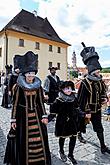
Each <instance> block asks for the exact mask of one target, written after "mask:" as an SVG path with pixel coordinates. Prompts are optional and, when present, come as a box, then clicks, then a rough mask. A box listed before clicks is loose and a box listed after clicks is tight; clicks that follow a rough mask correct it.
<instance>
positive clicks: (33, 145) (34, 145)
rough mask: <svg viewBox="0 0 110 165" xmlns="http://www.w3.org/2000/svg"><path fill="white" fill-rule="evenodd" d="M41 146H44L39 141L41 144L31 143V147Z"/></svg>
mask: <svg viewBox="0 0 110 165" xmlns="http://www.w3.org/2000/svg"><path fill="white" fill-rule="evenodd" d="M39 146H42V143H39V144H29V148H30V147H39Z"/></svg>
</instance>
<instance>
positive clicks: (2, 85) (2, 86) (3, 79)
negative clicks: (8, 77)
mask: <svg viewBox="0 0 110 165" xmlns="http://www.w3.org/2000/svg"><path fill="white" fill-rule="evenodd" d="M4 82H5V72H3V73H2V75H1V93H2V96H3V93H4Z"/></svg>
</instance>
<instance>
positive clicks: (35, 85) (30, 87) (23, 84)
mask: <svg viewBox="0 0 110 165" xmlns="http://www.w3.org/2000/svg"><path fill="white" fill-rule="evenodd" d="M17 83H18V85H19V86H20V87H21V88H24V89H25V90H35V89H38V88H39V87H40V86H41V80H40V79H39V78H38V77H35V79H34V82H33V83H31V84H29V83H27V82H26V80H25V77H24V76H23V75H19V76H18V79H17Z"/></svg>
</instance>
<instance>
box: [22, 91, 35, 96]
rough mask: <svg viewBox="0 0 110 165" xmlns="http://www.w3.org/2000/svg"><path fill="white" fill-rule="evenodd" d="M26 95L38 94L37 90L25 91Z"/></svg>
mask: <svg viewBox="0 0 110 165" xmlns="http://www.w3.org/2000/svg"><path fill="white" fill-rule="evenodd" d="M25 94H26V96H32V95H35V94H36V91H25Z"/></svg>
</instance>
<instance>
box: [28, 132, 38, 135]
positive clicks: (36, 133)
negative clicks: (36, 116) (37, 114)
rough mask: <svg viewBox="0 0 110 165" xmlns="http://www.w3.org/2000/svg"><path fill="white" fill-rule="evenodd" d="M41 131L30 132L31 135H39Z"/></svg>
mask: <svg viewBox="0 0 110 165" xmlns="http://www.w3.org/2000/svg"><path fill="white" fill-rule="evenodd" d="M38 134H40V132H29V135H38Z"/></svg>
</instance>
